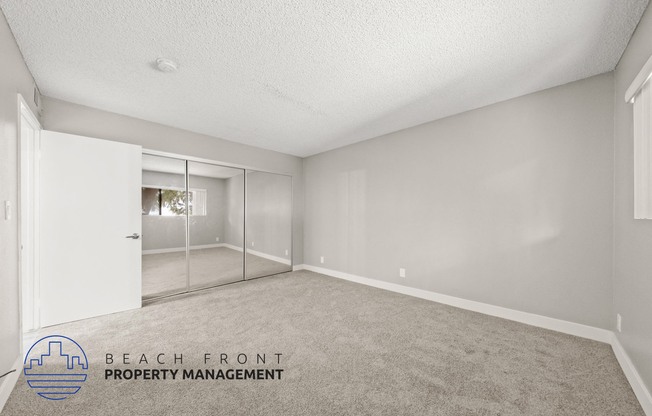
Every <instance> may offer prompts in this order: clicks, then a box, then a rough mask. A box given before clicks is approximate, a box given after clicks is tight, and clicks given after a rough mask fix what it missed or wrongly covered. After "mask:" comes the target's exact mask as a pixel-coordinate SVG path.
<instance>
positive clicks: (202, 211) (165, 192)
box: [142, 186, 207, 217]
mask: <svg viewBox="0 0 652 416" xmlns="http://www.w3.org/2000/svg"><path fill="white" fill-rule="evenodd" d="M206 199H207V198H206V189H190V192H189V193H188V213H189V214H190V215H191V216H205V215H206ZM142 214H143V215H151V216H163V217H175V216H183V215H186V191H185V190H184V189H180V188H162V187H156V186H143V187H142Z"/></svg>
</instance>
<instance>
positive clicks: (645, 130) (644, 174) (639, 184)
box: [625, 57, 652, 219]
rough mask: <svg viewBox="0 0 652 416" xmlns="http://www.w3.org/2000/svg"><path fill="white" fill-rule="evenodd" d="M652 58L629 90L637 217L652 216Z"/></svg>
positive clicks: (626, 95)
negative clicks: (631, 109) (651, 79)
mask: <svg viewBox="0 0 652 416" xmlns="http://www.w3.org/2000/svg"><path fill="white" fill-rule="evenodd" d="M651 76H652V57H650V59H649V60H648V61H647V63H646V64H645V66H643V69H642V70H641V72H639V73H638V75H637V76H636V78H634V82H632V85H630V87H629V88H628V89H627V93H626V94H625V101H627V102H629V103H633V104H634V218H636V219H652V189H651V188H652V85H651V84H652V81H650V77H651Z"/></svg>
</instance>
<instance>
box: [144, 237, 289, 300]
mask: <svg viewBox="0 0 652 416" xmlns="http://www.w3.org/2000/svg"><path fill="white" fill-rule="evenodd" d="M142 264H143V266H142V267H143V274H142V276H143V292H142V296H143V298H145V299H147V298H152V297H156V296H161V295H166V294H170V293H175V292H180V291H185V289H186V253H185V252H183V251H178V252H173V253H161V254H147V255H144V256H143V263H142ZM289 268H290V266H288V265H286V264H283V263H279V262H275V261H272V260H268V259H265V258H263V257H259V256H255V255H253V254H251V253H248V254H247V278H254V277H259V276H269V275H272V274H277V273H283V272H286V271H288V269H289ZM242 270H243V269H242V252H241V251H237V250H233V249H230V248H228V247H216V248H207V249H201V250H191V251H190V288H191V289H199V288H204V287H210V286H218V285H223V284H226V283H232V282H237V281H239V280H242Z"/></svg>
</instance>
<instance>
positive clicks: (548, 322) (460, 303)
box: [297, 264, 613, 344]
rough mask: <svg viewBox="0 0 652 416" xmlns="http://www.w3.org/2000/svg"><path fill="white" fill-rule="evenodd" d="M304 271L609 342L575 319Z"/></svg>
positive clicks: (344, 275)
mask: <svg viewBox="0 0 652 416" xmlns="http://www.w3.org/2000/svg"><path fill="white" fill-rule="evenodd" d="M299 267H301V268H302V269H305V270H310V271H313V272H316V273H321V274H325V275H328V276H333V277H337V278H339V279H344V280H348V281H351V282H356V283H361V284H363V285H367V286H373V287H376V288H379V289H385V290H389V291H391V292H397V293H402V294H404V295H408V296H414V297H417V298H421V299H426V300H431V301H433V302H438V303H443V304H445V305H450V306H455V307H456V308H461V309H466V310H470V311H474V312H479V313H483V314H485V315H491V316H496V317H499V318H504V319H509V320H510V321H516V322H521V323H524V324H527V325H532V326H537V327H540V328H545V329H550V330H553V331H557V332H563V333H565V334H570V335H575V336H578V337H582V338H588V339H592V340H595V341H600V342H605V343H607V344H609V343H611V339H612V334H613V333H612V332H611V331H609V330H607V329H602V328H596V327H593V326H588V325H583V324H578V323H575V322H569V321H564V320H562V319H556V318H549V317H547V316H542V315H537V314H534V313H529V312H522V311H517V310H514V309H509V308H503V307H502V306H495V305H490V304H488V303H482V302H476V301H473V300H467V299H462V298H457V297H454V296H449V295H443V294H441V293H436V292H430V291H428V290H423V289H416V288H413V287H408V286H403V285H399V284H396V283H389V282H383V281H381V280H375V279H369V278H367V277H362V276H356V275H353V274H349V273H344V272H338V271H336V270H330V269H325V268H322V267H316V266H311V265H308V264H303V265H300V266H297V269H298V270H301V269H299Z"/></svg>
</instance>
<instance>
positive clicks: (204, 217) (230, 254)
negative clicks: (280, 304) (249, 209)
mask: <svg viewBox="0 0 652 416" xmlns="http://www.w3.org/2000/svg"><path fill="white" fill-rule="evenodd" d="M188 197H189V201H190V202H189V207H190V213H189V216H188V219H189V237H190V251H189V253H190V256H189V262H190V264H189V270H190V289H200V288H205V287H211V286H217V285H222V284H225V283H232V282H237V281H238V280H242V270H243V262H244V260H243V255H242V236H243V233H244V210H243V207H244V171H243V170H242V169H235V168H230V167H224V166H218V165H213V164H208V163H199V162H190V161H189V162H188Z"/></svg>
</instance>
